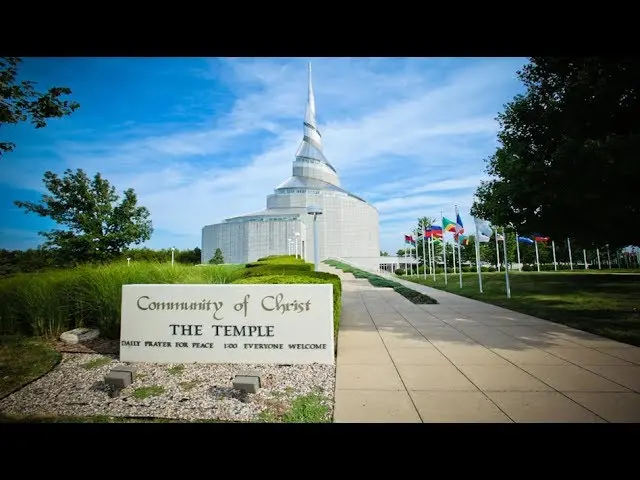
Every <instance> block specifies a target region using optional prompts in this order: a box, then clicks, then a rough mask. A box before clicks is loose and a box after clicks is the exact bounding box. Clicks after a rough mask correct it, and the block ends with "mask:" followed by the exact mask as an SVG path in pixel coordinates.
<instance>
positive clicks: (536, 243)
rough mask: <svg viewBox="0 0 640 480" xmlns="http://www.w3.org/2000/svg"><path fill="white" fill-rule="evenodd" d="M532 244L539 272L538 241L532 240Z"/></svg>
mask: <svg viewBox="0 0 640 480" xmlns="http://www.w3.org/2000/svg"><path fill="white" fill-rule="evenodd" d="M533 243H534V244H535V246H536V265H537V266H538V271H540V257H539V256H538V240H536V239H535V238H534V239H533Z"/></svg>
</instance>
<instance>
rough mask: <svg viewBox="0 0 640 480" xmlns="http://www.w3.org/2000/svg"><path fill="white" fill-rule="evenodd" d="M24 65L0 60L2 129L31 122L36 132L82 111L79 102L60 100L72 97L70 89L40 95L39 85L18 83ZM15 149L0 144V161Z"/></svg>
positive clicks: (9, 144) (0, 123)
mask: <svg viewBox="0 0 640 480" xmlns="http://www.w3.org/2000/svg"><path fill="white" fill-rule="evenodd" d="M21 61H22V60H21V59H19V58H16V57H0V126H3V125H6V124H14V125H15V124H17V123H20V122H26V121H30V122H31V123H32V124H33V125H34V126H35V128H44V127H46V126H47V120H48V119H50V118H61V117H64V116H65V115H70V114H71V113H73V112H74V111H76V110H77V109H78V108H80V104H79V103H78V102H74V101H70V100H62V99H61V98H60V97H61V96H63V95H70V94H71V90H70V89H69V88H67V87H51V88H49V90H47V92H46V93H39V92H37V91H36V90H35V88H34V85H35V84H36V82H33V81H30V80H23V81H21V82H18V81H17V76H18V65H19V63H20V62H21ZM14 148H15V144H14V143H13V142H0V158H1V157H2V154H3V153H5V152H11V151H13V149H14Z"/></svg>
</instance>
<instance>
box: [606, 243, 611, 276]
mask: <svg viewBox="0 0 640 480" xmlns="http://www.w3.org/2000/svg"><path fill="white" fill-rule="evenodd" d="M607 262H608V263H609V270H611V253H610V252H609V244H608V243H607Z"/></svg>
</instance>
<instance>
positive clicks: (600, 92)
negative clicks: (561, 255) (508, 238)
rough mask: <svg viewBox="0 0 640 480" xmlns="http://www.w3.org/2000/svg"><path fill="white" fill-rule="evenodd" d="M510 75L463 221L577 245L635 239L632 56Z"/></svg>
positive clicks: (636, 107) (638, 224) (556, 61)
mask: <svg viewBox="0 0 640 480" xmlns="http://www.w3.org/2000/svg"><path fill="white" fill-rule="evenodd" d="M518 77H519V78H520V80H522V82H523V83H524V86H525V87H526V91H525V93H524V94H521V95H517V96H516V97H515V98H514V99H513V100H512V101H511V102H510V103H508V104H507V105H506V106H505V110H504V112H502V113H500V114H499V116H498V118H497V120H498V122H499V125H500V131H499V133H498V140H499V148H498V149H497V151H496V152H495V153H494V154H493V155H492V156H491V157H490V158H488V159H487V173H489V175H490V176H491V177H492V178H491V179H490V180H489V181H486V182H482V183H481V185H480V187H479V188H478V190H477V191H476V197H477V200H476V202H475V203H474V205H473V207H472V211H471V213H472V215H474V216H476V217H481V218H485V219H487V220H489V221H491V222H492V223H494V224H497V225H505V226H511V227H513V228H514V229H516V230H517V231H518V233H519V234H521V235H531V234H534V233H540V234H543V235H546V236H550V237H552V238H556V239H561V238H566V237H571V238H573V239H575V240H576V241H577V242H578V243H580V244H581V245H583V246H585V247H588V246H589V245H595V244H599V245H603V244H610V245H611V246H612V247H618V246H624V245H629V244H633V243H634V242H637V240H638V237H639V235H638V234H639V231H640V202H639V201H638V197H637V195H636V193H635V188H636V184H637V181H638V173H640V166H639V165H640V162H638V158H637V156H638V152H640V123H638V121H637V118H638V113H639V112H640V102H639V98H638V86H639V85H640V83H639V81H638V79H639V78H640V59H639V58H637V57H636V58H615V57H606V58H604V57H603V58H569V57H563V58H541V57H533V58H531V59H530V63H528V64H527V65H525V66H524V67H523V69H522V70H520V71H519V72H518Z"/></svg>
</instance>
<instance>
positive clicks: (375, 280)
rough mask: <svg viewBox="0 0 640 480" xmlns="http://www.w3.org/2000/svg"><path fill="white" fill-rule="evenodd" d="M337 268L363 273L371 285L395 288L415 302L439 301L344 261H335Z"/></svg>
mask: <svg viewBox="0 0 640 480" xmlns="http://www.w3.org/2000/svg"><path fill="white" fill-rule="evenodd" d="M333 266H335V267H336V268H340V269H342V270H343V271H347V270H350V271H352V272H354V275H355V274H356V273H358V274H361V275H362V277H361V278H367V279H368V280H369V283H370V284H371V285H373V286H374V287H389V288H393V289H394V290H395V291H396V292H398V293H399V294H400V295H402V296H403V297H405V298H406V299H407V300H409V301H411V302H413V303H438V302H437V301H436V300H434V299H433V298H431V297H429V296H428V295H425V294H423V293H420V292H417V291H415V290H412V289H410V288H407V287H405V286H403V285H400V284H399V283H397V282H394V281H392V280H388V279H386V278H383V277H380V276H378V275H375V274H373V273H369V272H365V271H363V270H359V269H357V268H354V267H349V266H348V265H345V264H344V263H340V262H334V265H333Z"/></svg>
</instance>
